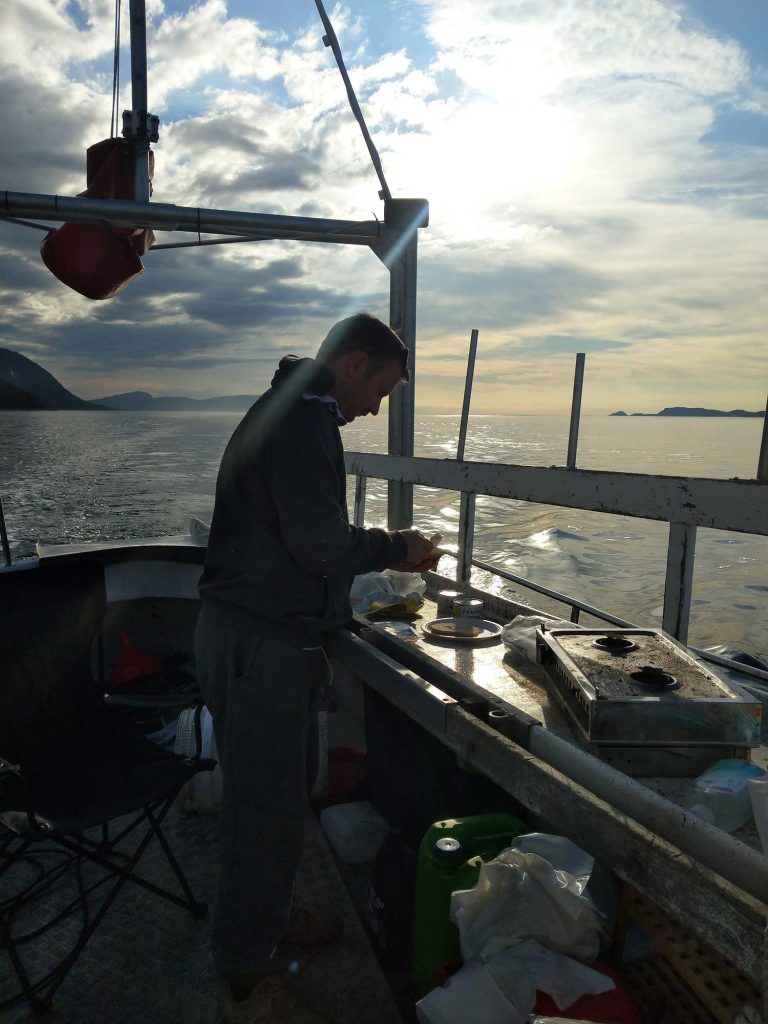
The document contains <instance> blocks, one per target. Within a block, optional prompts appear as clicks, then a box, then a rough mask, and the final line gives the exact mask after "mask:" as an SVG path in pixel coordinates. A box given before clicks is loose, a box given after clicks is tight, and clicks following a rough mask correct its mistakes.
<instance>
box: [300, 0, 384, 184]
mask: <svg viewBox="0 0 768 1024" xmlns="http://www.w3.org/2000/svg"><path fill="white" fill-rule="evenodd" d="M315 6H316V7H317V10H318V13H319V15H320V20H321V21H322V23H323V28H324V29H325V35H324V36H323V42H324V43H325V45H326V46H330V48H331V49H332V50H333V56H334V57H335V58H336V63H337V64H338V66H339V71H340V72H341V77H342V79H343V80H344V85H345V86H346V89H347V98H348V99H349V105H350V107H351V108H352V113H353V114H354V115H355V119H356V120H357V123H358V124H359V125H360V131H361V132H362V133H363V138H364V139H365V144H366V146H367V147H368V153H369V155H370V158H371V161H372V162H373V166H374V168H375V169H376V174H377V175H378V178H379V184H380V185H381V191H380V192H379V199H391V198H392V193H391V192H390V191H389V185H388V184H387V181H386V178H385V177H384V169H383V168H382V166H381V160H380V159H379V154H378V152H377V150H376V147H375V146H374V144H373V140H372V139H371V136H370V134H369V133H368V128H367V127H366V124H365V118H364V117H363V112H362V110H361V109H360V104H359V103H358V102H357V97H356V96H355V90H354V89H353V88H352V83H351V82H350V80H349V75H348V74H347V69H346V67H345V66H344V58H343V57H342V55H341V47H340V46H339V40H338V39H337V38H336V33H335V32H334V30H333V25H332V24H331V19H330V18H329V17H328V15H327V14H326V13H325V7H324V6H323V0H315Z"/></svg>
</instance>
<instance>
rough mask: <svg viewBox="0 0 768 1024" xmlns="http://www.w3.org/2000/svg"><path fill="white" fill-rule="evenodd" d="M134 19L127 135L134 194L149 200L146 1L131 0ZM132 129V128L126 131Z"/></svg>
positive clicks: (131, 11) (142, 200) (136, 197)
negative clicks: (130, 147)
mask: <svg viewBox="0 0 768 1024" xmlns="http://www.w3.org/2000/svg"><path fill="white" fill-rule="evenodd" d="M130 19H131V102H132V105H133V110H131V111H126V113H127V114H129V119H130V123H129V125H126V123H125V120H126V118H125V114H123V135H125V136H126V137H127V138H129V139H130V140H131V144H132V147H133V159H134V177H133V197H134V199H135V200H136V201H137V202H139V203H148V202H149V142H150V138H149V133H148V131H147V118H148V112H147V14H146V5H145V0H130ZM126 129H128V130H126Z"/></svg>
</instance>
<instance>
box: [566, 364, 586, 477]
mask: <svg viewBox="0 0 768 1024" xmlns="http://www.w3.org/2000/svg"><path fill="white" fill-rule="evenodd" d="M583 386H584V353H583V352H577V353H576V369H575V371H574V374H573V401H572V402H571V429H570V431H569V434H568V458H567V461H566V466H567V467H568V469H575V468H576V447H577V445H578V443H579V420H580V418H581V392H582V388H583Z"/></svg>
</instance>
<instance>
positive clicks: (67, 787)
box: [0, 561, 215, 1012]
mask: <svg viewBox="0 0 768 1024" xmlns="http://www.w3.org/2000/svg"><path fill="white" fill-rule="evenodd" d="M105 601H106V598H105V591H104V576H103V567H102V565H101V564H100V563H99V562H97V561H94V562H85V563H84V562H78V563H77V565H73V564H69V565H67V564H66V563H63V564H60V565H54V566H39V567H33V568H30V569H19V570H16V571H13V572H8V573H0V887H2V890H3V891H2V895H0V944H2V946H3V947H5V948H6V949H7V951H8V954H9V956H10V961H11V965H12V968H13V972H14V973H15V976H16V978H17V979H18V982H19V986H20V991H18V992H17V993H16V994H15V995H13V996H11V997H10V998H8V999H5V1000H4V1001H2V1002H0V1012H2V1011H3V1010H4V1009H6V1008H7V1007H9V1006H11V1005H13V1004H15V1003H18V1002H22V1001H23V1000H24V999H26V1000H27V1002H28V1003H29V1005H30V1007H31V1008H32V1009H33V1010H34V1011H37V1012H40V1011H44V1010H47V1009H49V1008H50V1006H51V1001H52V997H53V995H54V993H55V992H56V990H57V989H58V988H59V986H60V985H61V983H62V982H63V981H64V978H65V977H66V975H67V973H68V971H69V970H70V968H71V967H72V965H73V964H74V962H75V960H76V959H77V957H78V956H79V954H80V953H81V952H82V950H83V948H84V947H85V945H86V943H87V942H88V940H89V939H90V937H91V936H92V935H93V933H94V931H95V930H96V928H97V927H98V925H99V923H100V922H101V920H102V919H103V917H104V915H105V914H106V912H107V910H108V909H109V907H110V906H111V905H112V903H113V902H114V900H115V897H116V896H117V895H118V893H119V892H120V890H121V889H122V887H123V885H124V884H125V883H126V882H127V881H131V882H132V883H134V884H136V885H139V886H142V887H143V888H144V889H147V890H149V891H150V892H153V893H155V894H156V895H158V896H162V897H163V898H164V899H166V900H169V901H171V902H172V903H175V904H177V905H178V906H181V907H184V908H186V909H187V910H189V911H190V912H191V913H192V914H193V915H194V916H196V917H200V916H203V915H204V914H205V913H206V910H207V908H206V906H205V904H204V903H200V902H198V901H197V900H196V899H195V897H194V896H193V894H192V891H191V890H190V887H189V885H188V883H187V881H186V879H185V877H184V875H183V873H182V871H181V868H180V867H179V865H178V863H177V862H176V859H175V857H174V856H173V853H172V852H171V849H170V847H169V845H168V842H167V840H166V838H165V836H164V835H163V834H162V832H161V829H160V826H161V823H162V821H163V819H164V817H165V815H166V813H167V812H168V810H169V808H170V807H171V804H172V803H173V801H174V799H175V798H176V796H177V794H178V793H179V791H180V789H181V788H182V786H184V784H185V783H186V782H187V781H188V780H189V779H190V778H192V777H193V776H194V775H195V774H196V773H198V772H201V771H210V770H211V769H212V768H213V766H214V763H215V762H213V761H211V760H203V759H201V758H199V756H198V757H190V758H181V757H177V756H176V755H174V754H172V753H170V752H168V751H166V750H163V749H162V748H160V747H159V746H157V745H156V744H154V743H152V742H150V741H149V740H148V739H147V738H146V737H145V736H144V735H143V733H142V732H141V730H140V728H139V727H138V725H137V724H136V722H135V721H134V720H133V719H132V718H131V717H128V716H127V715H126V714H125V712H120V711H118V710H116V709H114V708H111V707H108V706H107V705H106V704H105V703H104V701H103V699H102V693H101V688H100V687H99V685H98V683H97V682H96V681H94V675H93V672H92V668H91V666H92V648H93V647H94V641H95V640H96V638H97V636H98V633H99V629H100V626H101V621H102V616H103V612H104V606H105ZM200 707H201V705H199V706H198V713H199V711H200ZM198 751H199V748H198ZM118 819H120V820H118ZM153 837H156V838H157V841H158V843H159V844H160V846H161V848H162V850H163V852H164V854H165V857H166V859H167V861H168V864H169V865H170V867H171V869H172V871H173V873H174V875H175V876H176V879H177V881H178V884H179V887H180V891H181V895H177V894H176V893H174V892H171V891H169V890H167V889H165V888H162V887H160V886H158V885H156V884H155V883H154V882H151V881H149V880H147V879H146V878H142V877H141V876H140V875H138V874H137V873H136V869H137V866H138V864H139V861H140V859H141V857H142V855H143V853H144V851H145V850H146V849H147V846H148V845H149V843H150V841H151V840H152V838H153ZM126 840H128V843H127V846H128V847H129V849H127V850H126V848H125V847H126ZM130 847H132V848H130ZM52 854H53V855H54V857H53V864H52V865H50V864H45V863H44V862H45V861H46V859H47V860H48V861H50V860H51V855H52ZM89 865H97V866H98V868H99V869H103V870H99V871H98V876H99V877H98V879H97V881H95V882H94V881H92V877H91V876H92V875H93V868H92V867H90V866H89ZM86 869H87V871H88V874H89V877H88V878H86V877H85V870H86ZM73 873H74V876H75V879H76V883H77V896H76V897H75V899H72V900H70V901H69V902H68V903H66V905H64V906H63V907H62V906H61V903H62V899H61V898H60V896H59V897H57V896H56V894H57V892H60V889H61V885H59V886H58V889H57V883H59V882H60V880H62V879H63V878H64V877H65V876H66V875H67V874H69V882H70V884H71V880H72V874H73ZM97 889H100V890H101V891H100V892H99V893H98V895H97V897H96V898H94V897H93V895H92V894H93V893H94V891H95V890H97ZM56 899H58V905H57V906H54V909H53V910H51V903H53V904H56ZM94 903H95V904H97V906H96V907H94V906H92V904H94ZM41 904H43V911H42V912H43V915H44V921H43V923H42V924H41V923H40V913H41V912H40V909H39V907H40V905H41ZM78 909H79V910H80V913H81V918H82V926H81V928H80V929H79V934H77V936H76V938H75V939H74V941H73V943H72V944H71V948H70V949H69V950H68V951H67V952H66V953H65V954H64V955H63V956H61V949H59V951H58V953H57V957H58V960H57V962H56V963H55V965H54V966H53V967H52V968H51V969H48V970H45V968H41V967H40V963H39V961H40V956H39V954H38V953H37V951H36V947H35V944H34V940H35V939H38V938H39V937H40V936H42V935H43V934H50V930H51V929H52V928H54V926H55V925H57V924H61V923H62V922H65V921H66V922H67V924H68V925H71V923H72V914H73V913H74V912H75V911H76V910H78ZM30 919H32V920H34V926H31V925H30ZM30 961H34V962H35V971H34V972H33V973H36V974H37V975H39V976H38V977H36V978H32V977H31V976H30V971H29V970H28V964H29V962H30ZM46 966H48V965H46Z"/></svg>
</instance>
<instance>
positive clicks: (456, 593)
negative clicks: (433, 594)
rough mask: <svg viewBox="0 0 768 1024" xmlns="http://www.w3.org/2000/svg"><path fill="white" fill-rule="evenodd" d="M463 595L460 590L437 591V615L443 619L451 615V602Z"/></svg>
mask: <svg viewBox="0 0 768 1024" xmlns="http://www.w3.org/2000/svg"><path fill="white" fill-rule="evenodd" d="M463 596H464V595H463V594H462V592H461V591H460V590H438V592H437V614H438V617H439V618H441V619H443V618H445V617H446V616H448V615H453V602H454V601H456V600H458V598H460V597H463Z"/></svg>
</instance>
